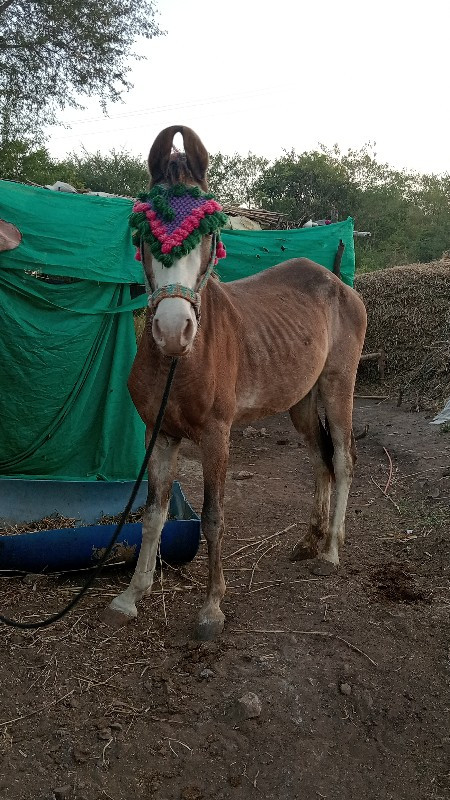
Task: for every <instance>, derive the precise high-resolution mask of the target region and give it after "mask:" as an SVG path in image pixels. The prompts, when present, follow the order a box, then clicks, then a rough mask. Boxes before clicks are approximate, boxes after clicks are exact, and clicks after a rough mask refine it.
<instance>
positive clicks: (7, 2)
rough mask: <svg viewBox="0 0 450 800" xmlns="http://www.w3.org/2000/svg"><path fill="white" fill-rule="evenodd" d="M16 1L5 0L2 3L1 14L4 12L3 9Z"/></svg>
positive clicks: (0, 6) (0, 5)
mask: <svg viewBox="0 0 450 800" xmlns="http://www.w3.org/2000/svg"><path fill="white" fill-rule="evenodd" d="M15 2H16V0H5V1H4V3H0V14H2V13H3V11H6V9H7V8H9V7H10V6H12V4H13V3H15Z"/></svg>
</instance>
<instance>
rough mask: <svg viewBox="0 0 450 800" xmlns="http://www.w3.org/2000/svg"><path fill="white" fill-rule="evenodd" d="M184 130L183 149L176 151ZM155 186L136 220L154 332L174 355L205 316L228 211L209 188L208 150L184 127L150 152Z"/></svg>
mask: <svg viewBox="0 0 450 800" xmlns="http://www.w3.org/2000/svg"><path fill="white" fill-rule="evenodd" d="M176 133H181V135H182V137H183V142H184V149H185V152H184V153H180V152H178V151H173V138H174V136H175V134H176ZM148 167H149V172H150V191H149V193H147V194H144V195H141V196H140V198H139V200H138V202H137V203H136V204H135V206H134V209H133V212H134V213H133V215H132V217H131V220H130V224H131V226H132V227H133V228H134V237H133V240H134V242H135V244H136V245H137V246H138V247H139V253H140V257H141V258H142V261H143V265H144V270H145V274H146V278H147V281H148V284H149V287H150V290H151V295H150V298H149V305H150V308H151V313H152V317H153V319H152V334H153V338H154V340H155V342H156V344H157V345H158V347H159V348H160V350H161V351H162V352H163V353H164V355H167V356H182V355H186V354H187V353H189V351H190V350H191V348H192V345H193V342H194V339H195V336H196V333H197V329H198V323H199V318H200V292H201V290H202V288H203V286H204V285H205V284H206V281H207V279H208V277H209V275H210V274H211V272H212V269H213V267H214V265H215V263H216V262H217V258H218V257H222V255H224V250H223V246H222V245H221V243H220V242H218V239H217V236H218V232H219V230H220V228H221V227H223V225H224V223H225V221H226V217H225V215H224V214H223V213H222V211H221V207H220V206H219V204H218V203H217V202H216V201H215V200H214V198H213V196H212V195H211V194H208V192H207V189H208V185H207V180H206V173H207V169H208V153H207V151H206V149H205V147H204V146H203V144H202V142H201V141H200V139H199V137H198V136H197V134H196V133H194V131H192V130H191V129H190V128H187V127H186V126H184V125H173V126H171V127H169V128H165V129H164V130H163V131H161V133H160V134H159V135H158V136H157V137H156V139H155V141H154V143H153V145H152V148H151V150H150V154H149V157H148Z"/></svg>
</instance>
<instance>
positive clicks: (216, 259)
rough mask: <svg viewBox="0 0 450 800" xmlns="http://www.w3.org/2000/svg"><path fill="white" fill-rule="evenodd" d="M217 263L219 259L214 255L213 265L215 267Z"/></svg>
mask: <svg viewBox="0 0 450 800" xmlns="http://www.w3.org/2000/svg"><path fill="white" fill-rule="evenodd" d="M218 263H219V259H218V258H217V256H216V257H215V259H214V266H215V267H217V264H218Z"/></svg>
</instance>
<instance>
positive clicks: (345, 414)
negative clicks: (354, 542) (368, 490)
mask: <svg viewBox="0 0 450 800" xmlns="http://www.w3.org/2000/svg"><path fill="white" fill-rule="evenodd" d="M319 390H320V395H321V398H322V401H323V404H324V407H325V413H326V416H327V420H328V424H329V428H330V434H331V438H332V440H333V446H334V454H333V467H334V474H335V478H336V497H335V504H334V511H333V517H332V521H331V525H330V527H329V531H328V533H327V536H326V538H325V542H324V546H323V549H322V551H321V552H320V553H319V556H318V559H317V560H316V562H315V563H314V564H313V565H311V570H312V572H314V573H315V574H325V575H326V574H330V573H332V572H334V571H335V569H336V567H337V566H338V565H339V548H340V547H341V546H342V545H343V543H344V539H345V516H346V511H347V503H348V495H349V492H350V487H351V484H352V479H353V468H354V464H355V461H356V449H355V439H354V436H353V429H352V414H353V390H354V381H353V380H349V379H348V378H347V379H343V377H342V375H341V376H340V377H339V376H338V377H337V376H336V373H331V375H327V374H326V373H325V374H322V376H321V378H320V380H319Z"/></svg>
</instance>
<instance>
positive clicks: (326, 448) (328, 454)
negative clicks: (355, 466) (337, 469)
mask: <svg viewBox="0 0 450 800" xmlns="http://www.w3.org/2000/svg"><path fill="white" fill-rule="evenodd" d="M317 416H318V420H319V447H320V453H321V456H322V458H323V460H324V462H325V464H326V466H327V467H328V469H329V471H330V475H331V477H332V479H333V480H335V474H334V466H333V455H334V444H333V439H332V438H331V433H330V423H329V422H328V417H327V416H326V415H325V424H324V423H323V422H322V420H321V418H320V416H319V415H317Z"/></svg>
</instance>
